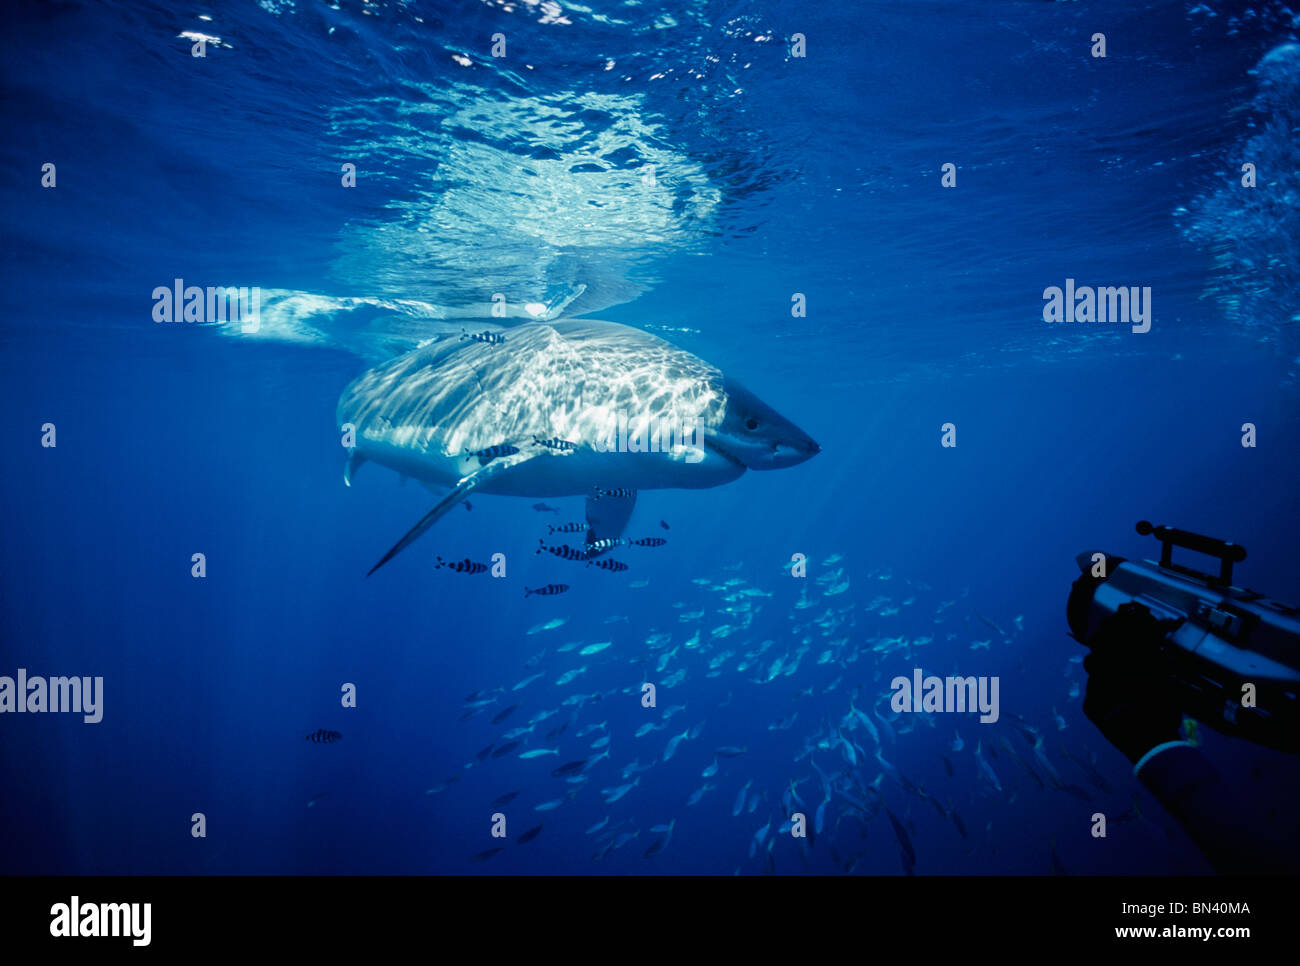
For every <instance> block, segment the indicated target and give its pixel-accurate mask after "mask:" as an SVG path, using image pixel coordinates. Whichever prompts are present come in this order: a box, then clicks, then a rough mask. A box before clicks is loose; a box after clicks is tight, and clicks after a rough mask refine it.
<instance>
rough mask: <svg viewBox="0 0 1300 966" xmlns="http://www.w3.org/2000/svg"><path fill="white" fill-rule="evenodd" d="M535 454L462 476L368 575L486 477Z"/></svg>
mask: <svg viewBox="0 0 1300 966" xmlns="http://www.w3.org/2000/svg"><path fill="white" fill-rule="evenodd" d="M533 456H534V454H532V453H515V454H513V455H511V456H506V457H501V458H499V459H494V460H493V461H492V462H491V463H488V465H487V466H484V467H481V468H480V469H477V470H475V471H474V472H473V473H470V474H469V475H468V476H465V477H462V478H461V480H460V482H459V483H457V484H456V485H455V486H454V487H452V490H451V492H450V493H448V494H447V495H446V496H444V497H443V498H442V499H441V500H439V501H438V503H437V505H436V506H435V507H434V508H433V509H432V510H430V511H429V512H428V513H426V514H425V515H424V516H423V517H421V518H420V522H419V523H417V524H416V525H415V526H413V527H411V529H410V530H408V531H407V532H406V536H404V537H402V539H401V540H398V541H397V543H395V544H394V545H393V549H391V550H389V551H388V553H386V554H384V556H383V557H382V558H381V559H380V561H379V563H377V564H375V565H374V566H373V567H371V568H370V571H369V572H368V573H367V574H366V576H367V577H369V576H370V574H373V573H374V572H375V571H376V570H378V569H379V568H380V567H382V566H383V565H384V564H386V563H388V561H390V560H392V559H393V558H394V557H396V556H397V555H398V554H399V553H401V552H402V551H403V550H405V549H406V548H407V547H409V546H410V545H411V544H412V543H414V542H415V541H416V540H417V539H419V538H420V536H421V535H422V534H423V533H424V531H426V530H428V529H429V528H430V527H431V526H433V525H434V524H435V523H437V522H438V521H439V520H441V519H442V518H443V517H444V516H446V515H447V512H448V511H449V510H451V509H452V508H453V507H455V506H456V504H457V503H460V502H461V501H462V500H464V499H465V498H466V497H467V496H469V495H470V493H471V492H472V491H473V490H474V488H475V487H476V486H478V485H479V484H480V483H482V482H483V481H484V480H485V479H487V478H488V477H490V476H496V475H497V474H499V473H504V472H506V471H507V470H509V469H510V468H511V467H514V466H518V465H519V464H520V463H523V462H525V461H527V460H530V459H532V458H533Z"/></svg>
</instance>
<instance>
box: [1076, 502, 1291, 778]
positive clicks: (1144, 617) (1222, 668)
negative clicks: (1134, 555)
mask: <svg viewBox="0 0 1300 966" xmlns="http://www.w3.org/2000/svg"><path fill="white" fill-rule="evenodd" d="M1137 532H1138V533H1139V534H1141V535H1142V536H1148V535H1154V536H1155V537H1156V539H1157V540H1159V541H1160V544H1161V552H1160V562H1159V563H1156V562H1154V561H1151V560H1143V561H1140V562H1137V561H1132V560H1125V559H1124V558H1122V557H1115V556H1112V555H1110V554H1101V553H1092V552H1085V553H1081V554H1079V556H1078V557H1077V558H1076V561H1077V562H1078V564H1079V569H1080V571H1081V572H1082V574H1081V576H1080V577H1079V578H1078V580H1076V581H1075V582H1074V585H1073V586H1072V587H1071V589H1070V599H1069V603H1068V604H1067V606H1066V617H1067V620H1068V621H1069V624H1070V630H1071V632H1072V633H1073V635H1074V638H1075V639H1076V640H1078V641H1079V642H1080V643H1081V644H1083V645H1085V646H1087V647H1089V648H1091V647H1092V643H1093V642H1094V641H1095V640H1096V639H1097V635H1098V632H1099V631H1100V630H1101V629H1102V627H1103V626H1105V627H1106V629H1107V632H1108V633H1110V632H1115V631H1119V634H1120V639H1121V640H1123V641H1124V642H1125V646H1130V641H1129V637H1130V636H1131V637H1132V641H1131V646H1132V647H1135V648H1137V647H1149V648H1155V649H1156V651H1157V653H1159V654H1160V655H1161V659H1162V663H1164V664H1165V665H1166V666H1167V667H1168V671H1169V685H1170V689H1171V695H1170V696H1171V697H1173V698H1174V700H1175V701H1176V703H1177V705H1178V706H1179V707H1180V708H1181V710H1182V711H1183V713H1184V714H1187V715H1190V716H1191V717H1193V718H1195V719H1197V720H1198V721H1201V722H1204V723H1205V724H1207V725H1209V726H1210V727H1212V728H1214V729H1215V730H1216V731H1219V732H1221V733H1223V734H1226V735H1232V736H1235V737H1239V738H1246V739H1248V740H1250V741H1254V742H1256V743H1258V744H1261V745H1266V746H1268V747H1270V748H1276V749H1280V750H1282V751H1290V752H1295V751H1300V611H1297V609H1296V608H1295V607H1289V606H1287V605H1286V604H1282V603H1279V602H1278V601H1275V600H1272V599H1270V598H1268V597H1265V596H1264V595H1263V594H1260V593H1256V592H1255V591H1253V590H1243V589H1242V588H1240V587H1234V586H1232V566H1233V564H1235V563H1240V562H1241V561H1242V560H1245V559H1246V550H1245V548H1244V547H1241V546H1239V545H1237V544H1234V543H1231V542H1228V541H1224V540H1216V539H1214V538H1213V537H1205V536H1201V535H1200V534H1197V533H1191V532H1188V531H1186V530H1176V529H1174V528H1172V527H1163V526H1152V525H1151V524H1150V523H1148V522H1147V521H1145V520H1142V521H1140V522H1139V523H1138V525H1137ZM1174 547H1184V548H1186V549H1189V550H1195V551H1197V552H1200V553H1205V554H1209V555H1210V556H1212V557H1215V558H1216V559H1217V560H1218V561H1219V573H1218V575H1217V576H1214V575H1211V574H1207V573H1201V572H1200V571H1197V570H1193V569H1192V568H1190V567H1185V566H1180V565H1179V564H1176V563H1174V562H1173V559H1172V554H1173V548H1174ZM1125 605H1136V606H1125ZM1152 618H1154V620H1152ZM1126 625H1127V626H1126ZM1126 630H1131V631H1132V633H1131V635H1129V634H1126V633H1125V631H1126ZM1247 684H1250V685H1254V707H1243V706H1242V703H1241V702H1242V697H1243V694H1244V693H1245V690H1244V686H1245V685H1247Z"/></svg>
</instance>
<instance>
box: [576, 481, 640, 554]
mask: <svg viewBox="0 0 1300 966" xmlns="http://www.w3.org/2000/svg"><path fill="white" fill-rule="evenodd" d="M635 507H636V490H633V491H632V492H631V494H630V495H629V496H609V495H602V496H600V497H599V498H597V497H594V496H589V497H587V542H588V543H595V542H596V541H597V540H604V539H605V538H607V537H621V536H622V535H623V529H624V528H625V527H626V526H627V521H628V520H629V519H630V518H631V516H632V510H633V509H634V508H635Z"/></svg>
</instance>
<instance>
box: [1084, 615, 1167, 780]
mask: <svg viewBox="0 0 1300 966" xmlns="http://www.w3.org/2000/svg"><path fill="white" fill-rule="evenodd" d="M1163 636H1164V633H1163V630H1162V628H1161V627H1160V625H1159V622H1158V621H1157V620H1156V619H1155V618H1154V617H1152V616H1151V613H1150V611H1148V610H1147V609H1146V608H1145V607H1142V606H1140V605H1137V604H1125V605H1124V606H1123V607H1121V608H1120V609H1119V611H1118V612H1116V614H1115V615H1114V616H1113V617H1111V618H1110V619H1109V620H1108V621H1107V622H1106V623H1105V624H1103V625H1102V626H1101V628H1100V629H1099V630H1098V632H1097V634H1096V636H1095V637H1094V639H1093V640H1092V642H1091V646H1092V653H1091V654H1089V655H1088V656H1087V657H1086V658H1084V660H1083V669H1084V670H1085V671H1087V672H1088V691H1087V694H1086V695H1085V697H1084V699H1083V713H1084V714H1086V715H1087V716H1088V719H1089V720H1090V721H1091V722H1092V723H1093V724H1095V725H1096V726H1097V728H1098V730H1100V731H1101V733H1102V734H1103V735H1104V736H1105V737H1106V740H1107V741H1109V742H1110V743H1111V744H1112V745H1114V746H1115V747H1116V748H1118V749H1119V750H1120V751H1121V752H1123V753H1124V756H1125V757H1126V758H1128V760H1129V761H1131V762H1133V763H1134V764H1137V763H1138V761H1139V760H1141V758H1142V756H1143V755H1145V754H1146V753H1147V752H1148V751H1150V750H1151V749H1152V748H1154V747H1156V746H1157V745H1160V744H1163V743H1165V742H1168V741H1177V740H1178V738H1179V727H1180V726H1181V724H1182V712H1181V711H1180V710H1179V709H1178V707H1176V706H1175V705H1174V704H1173V702H1172V701H1171V700H1170V698H1169V676H1168V673H1167V671H1166V670H1165V667H1164V664H1163V659H1162V655H1161V653H1160V648H1159V644H1160V642H1161V640H1162V639H1163Z"/></svg>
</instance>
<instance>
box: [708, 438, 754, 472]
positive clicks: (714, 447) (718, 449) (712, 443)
mask: <svg viewBox="0 0 1300 966" xmlns="http://www.w3.org/2000/svg"><path fill="white" fill-rule="evenodd" d="M704 448H705V449H707V450H709V451H710V452H713V453H717V454H718V455H719V456H721V457H722V458H723V459H724V460H726V461H727V462H728V463H731V464H732V465H733V466H739V467H740V468H741V469H742V470H745V469H749V467H748V466H746V465H745V463H743V462H742V461H741V460H740V459H738V458H737V457H735V456H733V455H731V454H730V453H728V452H727V451H726V449H724V448H723V447H722V446H720V445H718V438H717V437H716V436H705V437H704Z"/></svg>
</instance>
